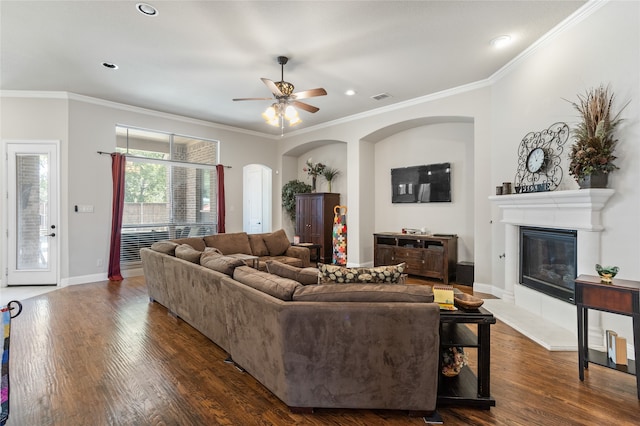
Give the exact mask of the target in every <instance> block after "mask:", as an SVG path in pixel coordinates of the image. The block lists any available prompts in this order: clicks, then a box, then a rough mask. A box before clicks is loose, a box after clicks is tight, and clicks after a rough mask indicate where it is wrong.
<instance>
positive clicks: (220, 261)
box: [202, 256, 244, 277]
mask: <svg viewBox="0 0 640 426" xmlns="http://www.w3.org/2000/svg"><path fill="white" fill-rule="evenodd" d="M243 265H244V262H243V261H242V260H240V259H236V258H234V257H229V256H209V257H207V258H205V259H204V261H203V263H202V266H204V267H205V268H209V269H213V270H214V271H218V272H222V273H223V274H226V275H229V276H230V277H231V276H233V272H234V271H235V269H236V268H237V267H238V266H243Z"/></svg>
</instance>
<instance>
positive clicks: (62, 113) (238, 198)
mask: <svg viewBox="0 0 640 426" xmlns="http://www.w3.org/2000/svg"><path fill="white" fill-rule="evenodd" d="M15 96H18V97H11V96H3V98H2V116H1V117H0V118H1V119H2V123H3V126H2V133H1V134H0V137H1V138H2V139H3V140H5V139H60V140H61V141H62V144H61V145H62V147H61V151H62V154H61V159H60V162H61V181H62V190H61V210H62V212H61V213H62V214H61V221H62V223H61V224H60V228H59V229H60V233H59V235H60V236H61V239H62V242H61V244H62V248H61V254H60V255H61V256H60V257H61V259H62V260H61V262H62V265H61V278H62V284H69V283H70V284H74V283H80V282H90V281H92V280H102V279H106V272H107V263H108V258H109V255H108V253H109V233H110V228H111V193H112V186H111V185H112V183H111V159H110V157H109V156H105V155H99V154H97V151H105V152H111V151H113V150H114V149H115V126H116V124H125V125H130V126H136V127H142V128H147V129H152V130H159V131H164V132H173V133H178V134H184V135H188V136H194V137H201V138H206V139H215V140H219V141H220V142H221V144H220V162H221V163H222V164H225V165H228V166H231V169H226V170H225V192H226V207H227V215H226V219H227V232H237V231H242V202H243V199H242V168H243V167H244V166H245V165H247V164H252V163H255V164H264V165H266V166H267V167H270V168H272V169H276V168H277V166H278V164H279V161H278V159H277V157H276V150H275V146H276V144H277V143H276V142H275V141H274V139H273V138H267V137H261V136H256V135H252V134H248V133H245V132H234V131H230V130H228V129H226V128H223V127H222V126H216V125H213V124H210V123H206V122H202V121H198V120H192V119H185V118H183V117H178V116H172V115H169V114H163V113H156V112H153V111H146V110H142V109H139V108H133V107H127V106H123V105H117V104H112V103H110V102H102V101H98V100H94V99H89V98H84V97H78V96H73V95H72V96H71V99H70V100H67V95H66V94H57V95H55V96H57V97H58V98H59V99H42V98H33V97H28V98H25V97H21V96H23V95H15ZM3 164H4V162H3ZM0 172H1V173H2V174H3V175H4V173H5V171H4V170H0ZM273 185H274V189H273V192H278V193H279V192H280V185H279V183H276V182H275V181H274V184H273ZM273 202H274V205H279V200H275V196H274V201H273ZM276 203H277V204H276ZM76 204H90V205H93V206H94V212H93V213H75V212H74V211H73V206H74V205H76ZM0 214H1V215H4V214H5V212H4V211H2V212H1V213H0ZM2 220H3V221H4V218H3V219H2ZM273 221H274V228H275V229H277V228H276V226H277V227H279V226H280V216H278V217H277V218H274V219H273ZM3 249H4V247H3ZM0 258H2V259H4V258H5V256H4V255H2V256H0ZM99 259H101V260H102V265H103V266H100V267H99V266H97V264H98V260H99Z"/></svg>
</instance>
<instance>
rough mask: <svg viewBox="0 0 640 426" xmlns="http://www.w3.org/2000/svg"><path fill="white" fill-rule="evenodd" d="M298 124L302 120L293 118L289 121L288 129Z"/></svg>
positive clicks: (296, 117)
mask: <svg viewBox="0 0 640 426" xmlns="http://www.w3.org/2000/svg"><path fill="white" fill-rule="evenodd" d="M300 123H302V120H300V117H298V116H295V117H293V118H292V119H290V120H289V127H293V126H295V125H296V124H300Z"/></svg>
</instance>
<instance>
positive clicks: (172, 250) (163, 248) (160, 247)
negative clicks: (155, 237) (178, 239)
mask: <svg viewBox="0 0 640 426" xmlns="http://www.w3.org/2000/svg"><path fill="white" fill-rule="evenodd" d="M178 245H179V244H178V243H174V242H173V241H168V240H164V241H156V242H155V243H153V244H151V250H153V251H157V252H159V253H164V254H168V255H171V256H175V255H176V247H178Z"/></svg>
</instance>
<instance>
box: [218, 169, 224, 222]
mask: <svg viewBox="0 0 640 426" xmlns="http://www.w3.org/2000/svg"><path fill="white" fill-rule="evenodd" d="M216 174H217V175H218V202H217V205H218V234H224V232H225V229H224V215H225V206H224V166H223V165H222V164H218V165H217V166H216Z"/></svg>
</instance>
